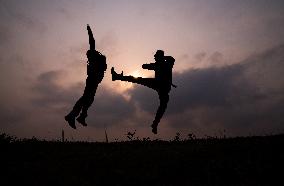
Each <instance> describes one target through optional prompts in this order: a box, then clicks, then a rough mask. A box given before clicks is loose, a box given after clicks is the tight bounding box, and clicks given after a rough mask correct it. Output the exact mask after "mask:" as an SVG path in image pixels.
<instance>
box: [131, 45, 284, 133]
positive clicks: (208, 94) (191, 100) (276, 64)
mask: <svg viewBox="0 0 284 186" xmlns="http://www.w3.org/2000/svg"><path fill="white" fill-rule="evenodd" d="M283 54H284V45H281V46H278V47H275V48H273V49H270V50H267V51H264V52H263V53H261V54H258V55H255V56H252V57H249V58H247V59H246V60H245V61H243V62H241V63H239V64H234V65H228V66H222V67H208V68H204V69H195V70H187V71H184V72H182V73H176V74H174V75H173V81H174V83H175V84H177V85H178V88H177V89H173V90H172V92H171V96H170V102H169V105H168V110H167V111H166V114H165V119H164V120H165V121H167V122H169V123H170V125H171V126H172V127H173V128H176V129H180V130H183V129H186V128H187V129H192V130H194V131H196V133H198V134H203V135H204V134H212V133H214V132H217V131H220V130H223V129H225V130H226V131H228V133H229V134H231V135H249V134H267V133H270V132H279V131H281V130H282V131H283V130H284V126H282V125H281V123H282V124H283V123H284V119H283V117H282V116H283V115H284V110H283V105H284V78H283V73H284V63H283V61H284V55H283ZM218 56H219V55H218ZM129 94H130V95H131V101H132V102H135V103H137V105H138V106H139V107H140V108H141V109H142V110H144V111H146V112H149V113H155V109H156V108H157V105H155V104H154V103H155V101H154V100H156V102H157V101H158V99H157V96H156V93H155V92H154V91H150V90H148V89H146V88H144V87H141V86H135V88H134V89H132V90H130V91H129ZM153 108H155V109H153Z"/></svg>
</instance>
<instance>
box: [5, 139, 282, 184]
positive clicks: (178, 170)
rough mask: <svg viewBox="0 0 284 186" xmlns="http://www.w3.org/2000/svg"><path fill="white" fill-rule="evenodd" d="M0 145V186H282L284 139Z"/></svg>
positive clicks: (29, 141) (37, 142) (39, 142)
mask: <svg viewBox="0 0 284 186" xmlns="http://www.w3.org/2000/svg"><path fill="white" fill-rule="evenodd" d="M1 138H2V139H1V140H0V147H1V155H0V165H1V174H0V175H1V176H0V178H1V181H0V185H14V184H16V183H21V184H28V185H284V150H283V148H284V135H277V136H265V137H247V138H227V139H196V140H187V141H172V142H165V141H129V142H115V143H108V144H106V143H83V142H64V143H63V142H47V141H38V140H35V139H33V140H16V141H14V142H13V140H11V139H9V138H8V139H7V137H4V136H3V135H2V137H1Z"/></svg>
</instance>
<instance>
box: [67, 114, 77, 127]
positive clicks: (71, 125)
mask: <svg viewBox="0 0 284 186" xmlns="http://www.w3.org/2000/svg"><path fill="white" fill-rule="evenodd" d="M65 120H66V121H67V122H68V124H69V126H70V127H72V128H73V129H76V126H75V118H69V117H68V116H65Z"/></svg>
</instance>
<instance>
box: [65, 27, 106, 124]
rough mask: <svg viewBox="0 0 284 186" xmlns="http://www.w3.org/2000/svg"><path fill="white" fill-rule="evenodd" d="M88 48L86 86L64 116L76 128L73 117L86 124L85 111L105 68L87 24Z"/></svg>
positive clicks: (103, 57) (103, 58)
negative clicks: (81, 94) (70, 109)
mask: <svg viewBox="0 0 284 186" xmlns="http://www.w3.org/2000/svg"><path fill="white" fill-rule="evenodd" d="M87 30H88V35H89V44H90V50H88V51H87V54H86V55H87V58H88V62H87V75H88V77H87V79H86V86H85V90H84V93H83V96H82V97H81V98H80V99H79V100H78V101H77V102H76V104H75V105H74V107H73V109H72V111H71V112H70V113H69V114H68V115H66V116H65V120H66V121H67V122H68V124H69V125H70V126H71V127H72V128H74V129H76V126H75V118H76V117H77V116H78V115H79V114H80V116H79V117H77V119H76V120H77V121H78V122H79V123H81V124H82V125H83V126H87V124H86V121H85V119H86V117H87V116H88V114H87V111H88V109H89V107H90V106H91V104H92V103H93V101H94V96H95V94H96V90H97V88H98V85H99V83H100V82H101V81H102V79H103V78H104V73H105V71H106V69H107V64H106V57H105V56H104V55H102V54H101V53H100V52H98V51H96V49H95V39H94V36H93V33H92V30H91V28H90V26H89V25H87Z"/></svg>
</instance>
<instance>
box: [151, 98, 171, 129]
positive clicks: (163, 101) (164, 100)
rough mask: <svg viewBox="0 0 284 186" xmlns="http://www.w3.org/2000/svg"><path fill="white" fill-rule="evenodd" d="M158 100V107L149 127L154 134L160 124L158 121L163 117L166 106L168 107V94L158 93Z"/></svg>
mask: <svg viewBox="0 0 284 186" xmlns="http://www.w3.org/2000/svg"><path fill="white" fill-rule="evenodd" d="M159 99H160V105H159V108H158V110H157V113H156V116H155V119H154V121H153V124H152V125H151V127H152V132H153V133H154V134H157V127H158V124H159V123H160V120H161V118H162V117H163V115H164V113H165V111H166V108H167V105H168V102H169V94H168V93H159Z"/></svg>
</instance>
